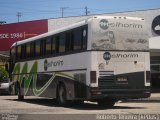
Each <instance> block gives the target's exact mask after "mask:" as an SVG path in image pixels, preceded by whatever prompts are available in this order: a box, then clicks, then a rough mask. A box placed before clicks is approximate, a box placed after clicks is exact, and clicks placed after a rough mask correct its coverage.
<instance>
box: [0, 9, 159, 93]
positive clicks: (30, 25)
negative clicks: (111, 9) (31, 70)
mask: <svg viewBox="0 0 160 120" xmlns="http://www.w3.org/2000/svg"><path fill="white" fill-rule="evenodd" d="M101 15H111V16H130V17H141V18H144V19H145V20H146V23H147V28H148V33H149V37H150V38H151V39H150V47H151V49H150V51H151V53H150V56H151V73H152V77H151V81H152V85H153V86H152V88H153V90H156V91H157V90H158V91H160V46H156V45H158V43H159V42H160V38H158V37H157V36H160V8H158V9H149V10H140V11H128V12H119V13H111V14H101ZM89 17H92V16H77V17H66V18H57V19H48V20H37V21H29V22H20V23H13V24H5V25H0V41H1V43H3V44H0V54H9V48H10V46H11V44H12V43H13V42H15V41H18V40H23V39H25V38H29V37H33V36H35V35H39V34H42V33H45V32H49V31H52V30H55V29H59V28H61V27H64V26H66V25H70V24H73V23H76V22H79V21H82V20H85V19H87V18H89ZM152 37H156V38H152ZM0 56H1V55H0ZM1 58H3V56H2V57H0V59H1ZM6 60H7V59H6ZM3 61H4V60H3ZM1 63H2V62H1Z"/></svg>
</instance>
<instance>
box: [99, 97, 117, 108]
mask: <svg viewBox="0 0 160 120" xmlns="http://www.w3.org/2000/svg"><path fill="white" fill-rule="evenodd" d="M97 102H98V105H99V106H100V107H106V108H111V107H113V106H114V105H115V103H116V101H115V100H114V99H111V98H108V99H100V100H98V101H97Z"/></svg>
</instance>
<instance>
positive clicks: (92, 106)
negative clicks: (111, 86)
mask: <svg viewBox="0 0 160 120" xmlns="http://www.w3.org/2000/svg"><path fill="white" fill-rule="evenodd" d="M6 100H12V101H18V100H17V99H6ZM19 102H25V103H29V104H35V105H43V106H48V107H59V106H58V104H57V102H56V100H54V99H39V98H38V99H24V100H23V101H19ZM119 104H120V103H119ZM65 107H66V108H70V109H78V110H105V109H145V108H144V107H129V106H116V105H115V106H113V107H111V108H105V107H100V106H98V104H96V103H90V102H84V103H81V104H76V103H74V102H70V103H69V104H67V106H65Z"/></svg>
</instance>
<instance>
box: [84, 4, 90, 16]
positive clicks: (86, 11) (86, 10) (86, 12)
mask: <svg viewBox="0 0 160 120" xmlns="http://www.w3.org/2000/svg"><path fill="white" fill-rule="evenodd" d="M88 13H90V11H88V7H87V6H86V7H85V14H86V16H87V15H88Z"/></svg>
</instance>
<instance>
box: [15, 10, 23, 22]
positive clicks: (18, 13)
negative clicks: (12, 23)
mask: <svg viewBox="0 0 160 120" xmlns="http://www.w3.org/2000/svg"><path fill="white" fill-rule="evenodd" d="M16 16H17V18H18V22H19V18H20V17H21V16H22V13H21V12H17V15H16Z"/></svg>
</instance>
